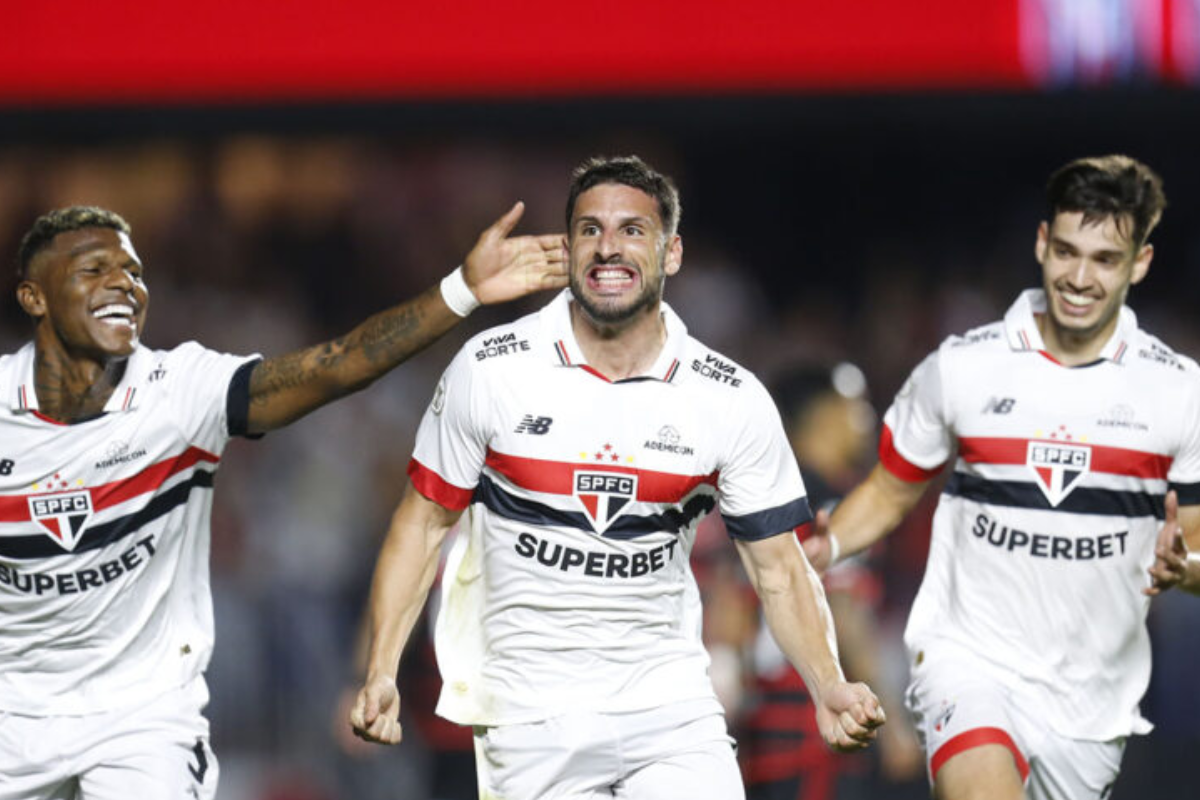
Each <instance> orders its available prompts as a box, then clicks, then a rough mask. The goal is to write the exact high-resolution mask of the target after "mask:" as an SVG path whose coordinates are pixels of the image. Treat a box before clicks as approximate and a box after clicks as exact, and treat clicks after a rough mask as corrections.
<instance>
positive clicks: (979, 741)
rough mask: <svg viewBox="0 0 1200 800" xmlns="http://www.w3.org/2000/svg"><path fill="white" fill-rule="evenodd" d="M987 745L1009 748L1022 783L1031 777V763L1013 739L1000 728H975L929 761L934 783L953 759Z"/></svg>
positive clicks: (962, 734) (957, 737)
mask: <svg viewBox="0 0 1200 800" xmlns="http://www.w3.org/2000/svg"><path fill="white" fill-rule="evenodd" d="M987 744H998V745H1001V746H1003V747H1007V748H1008V749H1009V750H1010V751H1011V752H1012V757H1013V761H1014V762H1016V766H1017V772H1019V773H1021V782H1022V783H1024V782H1025V779H1026V778H1028V777H1029V762H1027V761H1026V760H1025V756H1023V755H1021V751H1020V749H1019V748H1018V747H1017V743H1016V742H1014V741H1013V740H1012V737H1011V736H1009V735H1008V733H1006V732H1005V731H1004V730H1002V729H1000V728H975V729H973V730H969V731H965V732H964V733H960V734H959V735H958V736H955V737H954V738H952V739H951V740H950V741H948V742H946V743H945V744H944V745H942V746H941V747H939V748H938V749H937V752H936V753H934V754H933V758H931V759H930V760H929V774H930V775H932V776H933V780H934V781H937V774H938V770H939V769H941V768H942V767H943V766H945V764H946V762H947V761H949V760H950V759H951V758H952V757H954V756H956V755H958V754H959V753H961V752H963V751H965V750H971V749H972V748H975V747H983V746H984V745H987Z"/></svg>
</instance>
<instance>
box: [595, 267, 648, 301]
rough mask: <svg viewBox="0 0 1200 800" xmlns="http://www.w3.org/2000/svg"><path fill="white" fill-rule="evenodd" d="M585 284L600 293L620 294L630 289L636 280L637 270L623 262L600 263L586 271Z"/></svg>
mask: <svg viewBox="0 0 1200 800" xmlns="http://www.w3.org/2000/svg"><path fill="white" fill-rule="evenodd" d="M586 278H587V286H588V288H589V289H591V290H592V291H594V292H598V293H600V294H621V293H622V292H625V291H628V290H629V289H632V288H633V287H634V286H635V285H636V284H637V280H638V273H637V270H635V269H633V268H632V267H627V266H625V265H623V264H601V265H597V266H595V267H592V268H591V269H590V270H588V272H587V276H586Z"/></svg>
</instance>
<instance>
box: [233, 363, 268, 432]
mask: <svg viewBox="0 0 1200 800" xmlns="http://www.w3.org/2000/svg"><path fill="white" fill-rule="evenodd" d="M261 362H262V359H261V358H256V359H254V360H253V361H247V362H246V363H245V364H242V365H241V366H240V367H238V368H237V372H235V373H233V377H232V378H231V379H230V380H229V390H228V391H227V392H226V393H225V426H226V427H227V428H228V429H229V435H230V436H244V437H246V438H247V439H260V438H262V434H261V433H248V432H247V431H248V430H249V428H250V375H251V374H252V373H253V372H254V368H255V367H257V366H258V365H259V363H261Z"/></svg>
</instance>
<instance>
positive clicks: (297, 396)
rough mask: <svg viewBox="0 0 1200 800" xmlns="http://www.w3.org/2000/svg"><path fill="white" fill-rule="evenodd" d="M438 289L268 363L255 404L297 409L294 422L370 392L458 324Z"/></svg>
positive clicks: (256, 382) (291, 413) (253, 391)
mask: <svg viewBox="0 0 1200 800" xmlns="http://www.w3.org/2000/svg"><path fill="white" fill-rule="evenodd" d="M439 291H440V290H439V289H438V288H437V287H433V288H432V289H430V290H429V291H427V292H425V293H424V294H422V295H421V296H420V297H418V298H416V299H415V300H412V301H410V302H408V303H404V304H402V305H400V306H397V307H395V308H391V309H388V310H387V311H382V312H380V313H378V314H375V315H374V316H372V317H370V318H368V319H367V320H366V321H365V322H363V323H362V324H361V325H359V326H358V327H357V328H355V329H354V330H352V331H351V332H350V333H348V334H346V335H345V336H342V337H339V338H337V339H334V340H333V341H330V342H325V343H324V344H319V345H316V346H314V347H309V348H307V349H305V350H300V351H298V352H296V353H291V354H289V355H285V356H280V357H278V358H270V359H267V360H266V361H263V362H262V363H261V364H259V365H258V367H256V368H255V370H254V372H253V373H252V374H251V377H250V402H251V404H252V405H254V406H260V407H261V406H266V405H270V404H271V403H273V402H276V401H277V400H278V401H279V402H282V403H284V404H286V405H290V406H292V407H291V408H290V409H289V410H286V411H284V413H283V416H285V417H287V418H289V419H292V418H294V417H295V416H298V415H303V414H306V413H308V412H309V411H312V410H313V409H314V408H317V407H318V406H321V405H324V404H325V403H328V402H329V401H331V400H334V399H336V398H338V397H342V396H344V395H346V394H349V393H350V392H353V391H357V390H358V389H361V388H363V387H364V386H367V385H368V384H370V383H371V382H372V381H374V380H375V379H376V378H378V377H380V376H381V375H383V374H384V373H386V372H387V371H388V370H390V369H392V368H393V367H395V366H396V365H397V364H399V363H401V362H402V361H404V360H405V359H407V358H408V357H409V356H411V355H413V354H414V353H416V352H417V351H418V350H421V349H422V348H424V347H425V346H427V345H428V344H430V343H431V342H432V341H433V340H435V339H437V338H438V337H439V336H441V335H442V334H443V333H445V332H446V331H447V330H449V329H450V328H451V327H452V326H453V325H454V323H455V322H457V321H458V318H457V317H456V316H454V314H453V312H451V311H449V310H448V309H445V310H444V311H443V312H442V313H436V312H435V313H431V308H437V307H438V306H437V305H434V304H439V303H440V301H439V300H438V298H439V297H440V294H439Z"/></svg>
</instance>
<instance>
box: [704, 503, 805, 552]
mask: <svg viewBox="0 0 1200 800" xmlns="http://www.w3.org/2000/svg"><path fill="white" fill-rule="evenodd" d="M812 518H813V515H812V510H811V509H810V508H809V507H808V498H807V497H798V498H796V499H795V500H793V501H791V502H790V503H784V504H783V505H781V506H775V508H768V509H766V510H765V511H756V512H754V513H753V514H746V515H744V516H740V517H734V516H730V515H729V514H726V515H724V519H725V530H727V531H728V532H729V536H730V538H733V539H745V540H749V541H754V540H755V539H769V538H770V537H772V536H778V535H779V534H781V533H788V532H789V531H793V530H795V529H796V528H798V527H800V526H801V525H803V524H804V523H806V522H812Z"/></svg>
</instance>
